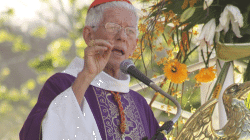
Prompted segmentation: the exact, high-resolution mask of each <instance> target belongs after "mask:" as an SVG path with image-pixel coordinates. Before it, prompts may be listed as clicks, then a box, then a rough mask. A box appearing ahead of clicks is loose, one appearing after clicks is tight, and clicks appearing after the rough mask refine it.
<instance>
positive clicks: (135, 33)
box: [91, 22, 137, 37]
mask: <svg viewBox="0 0 250 140" xmlns="http://www.w3.org/2000/svg"><path fill="white" fill-rule="evenodd" d="M109 23H111V24H115V25H118V27H120V28H119V30H117V32H114V34H117V33H118V32H120V31H121V29H122V28H123V27H122V26H121V25H119V24H116V23H113V22H107V23H105V24H102V25H98V26H103V25H104V28H105V29H106V31H107V27H106V26H107V24H109ZM91 27H92V28H95V27H97V26H91ZM132 28H133V29H135V33H134V35H131V36H130V35H128V33H127V32H126V29H132ZM124 29H125V33H126V35H127V36H129V37H134V36H136V35H137V28H135V27H125V28H124ZM107 32H109V31H107ZM109 33H112V32H109Z"/></svg>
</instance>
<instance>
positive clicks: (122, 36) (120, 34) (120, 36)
mask: <svg viewBox="0 0 250 140" xmlns="http://www.w3.org/2000/svg"><path fill="white" fill-rule="evenodd" d="M117 36H118V40H121V41H126V40H127V38H128V35H127V34H126V32H125V29H124V28H121V29H120V31H118V33H117Z"/></svg>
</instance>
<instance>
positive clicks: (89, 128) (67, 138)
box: [42, 87, 101, 140]
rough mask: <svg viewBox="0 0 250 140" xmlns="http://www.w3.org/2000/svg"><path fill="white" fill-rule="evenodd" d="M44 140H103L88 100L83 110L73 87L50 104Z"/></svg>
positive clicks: (45, 121) (44, 128) (44, 122)
mask: <svg viewBox="0 0 250 140" xmlns="http://www.w3.org/2000/svg"><path fill="white" fill-rule="evenodd" d="M42 139H43V140H101V136H100V132H99V129H98V127H97V124H96V122H95V118H94V116H93V114H92V112H91V109H90V107H89V104H88V103H87V100H86V99H85V97H84V99H83V109H82V110H81V108H80V106H79V104H78V102H77V100H76V97H75V95H74V93H73V90H72V87H69V88H68V89H66V90H65V91H64V92H62V93H60V94H59V95H58V96H56V98H55V99H54V100H53V101H52V102H51V103H50V105H49V108H48V110H47V112H46V114H45V116H44V119H43V121H42Z"/></svg>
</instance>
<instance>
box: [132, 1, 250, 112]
mask: <svg viewBox="0 0 250 140" xmlns="http://www.w3.org/2000/svg"><path fill="white" fill-rule="evenodd" d="M146 1H149V0H146ZM152 3H153V5H152V6H150V7H149V8H147V9H146V8H145V9H142V11H143V12H144V13H145V14H146V16H143V17H142V18H141V19H140V23H139V26H138V28H139V31H140V33H141V37H140V38H141V39H140V40H139V41H138V45H139V46H140V47H138V48H137V49H136V51H135V53H134V55H133V56H132V57H131V58H133V59H135V60H137V59H142V60H144V53H148V52H150V53H151V60H152V61H154V62H155V63H156V64H157V65H158V66H159V67H161V68H162V71H163V74H164V75H165V79H164V80H163V81H162V83H161V84H160V87H161V88H162V87H163V86H164V84H166V83H168V82H170V83H168V89H167V91H168V93H169V94H171V95H173V96H174V95H176V98H177V94H175V93H179V94H178V98H180V100H181V99H182V98H181V97H182V95H183V88H182V89H181V91H179V88H178V86H179V84H182V87H184V86H183V84H184V82H185V81H186V80H189V72H188V70H187V63H188V62H189V59H190V56H191V55H193V54H194V53H195V52H196V53H197V50H199V51H200V55H201V57H202V59H203V62H204V64H205V68H203V69H201V70H200V71H199V73H198V74H196V75H195V76H194V79H195V80H196V82H197V84H196V87H198V86H199V85H200V83H207V82H211V81H213V80H214V79H215V78H216V74H215V72H216V69H215V68H214V66H209V60H210V58H211V57H212V54H214V51H215V50H216V47H217V46H216V45H217V43H216V34H218V33H220V34H221V36H220V38H218V39H219V40H220V41H221V42H222V43H225V42H236V41H241V42H242V40H239V39H240V38H242V39H243V38H244V36H245V35H246V34H249V35H250V33H247V32H244V31H242V30H244V29H246V28H249V24H248V23H250V22H248V21H250V14H248V13H249V11H250V10H248V9H247V8H248V6H250V1H243V0H238V1H235V0H160V1H157V2H155V1H154V2H152ZM243 3H244V4H243ZM248 17H249V18H248ZM243 19H244V20H243ZM249 29H250V28H249ZM249 41H250V39H249ZM249 41H248V42H249ZM148 50H149V51H148ZM227 66H228V65H227ZM144 67H146V66H145V64H144ZM225 69H226V68H225ZM221 77H224V76H220V78H218V79H219V81H222V78H221ZM216 84H219V83H216ZM156 96H158V94H155V95H154V97H153V99H152V100H151V102H150V105H151V104H152V103H153V102H154V100H155V99H156ZM191 108H192V107H191ZM193 110H194V109H193ZM166 112H168V111H166Z"/></svg>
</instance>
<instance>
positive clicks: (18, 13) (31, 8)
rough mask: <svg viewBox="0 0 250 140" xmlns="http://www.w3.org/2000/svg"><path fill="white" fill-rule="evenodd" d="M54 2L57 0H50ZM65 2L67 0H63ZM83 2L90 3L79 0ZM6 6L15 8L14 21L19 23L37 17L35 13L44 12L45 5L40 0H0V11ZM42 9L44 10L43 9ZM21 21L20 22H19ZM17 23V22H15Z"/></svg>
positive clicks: (6, 7) (89, 0)
mask: <svg viewBox="0 0 250 140" xmlns="http://www.w3.org/2000/svg"><path fill="white" fill-rule="evenodd" d="M51 1H52V2H55V1H57V0H51ZM63 1H64V2H67V1H68V0H63ZM80 1H81V3H79V5H83V4H90V3H91V0H80ZM8 8H14V9H15V18H14V19H15V20H16V21H14V22H19V24H21V23H23V22H24V21H31V20H36V19H37V18H38V15H37V13H39V12H46V11H45V7H44V5H43V4H42V2H40V0H1V2H0V11H6V10H7V9H8ZM43 10H44V11H43ZM20 22H21V23H20ZM17 24H18V23H17Z"/></svg>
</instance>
